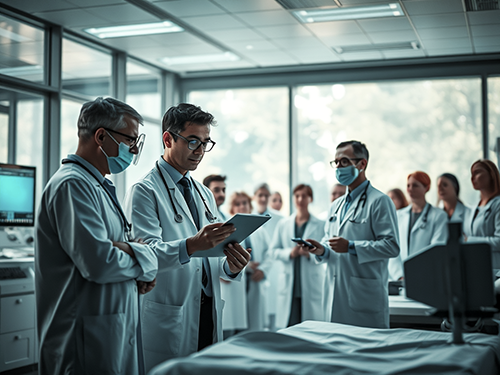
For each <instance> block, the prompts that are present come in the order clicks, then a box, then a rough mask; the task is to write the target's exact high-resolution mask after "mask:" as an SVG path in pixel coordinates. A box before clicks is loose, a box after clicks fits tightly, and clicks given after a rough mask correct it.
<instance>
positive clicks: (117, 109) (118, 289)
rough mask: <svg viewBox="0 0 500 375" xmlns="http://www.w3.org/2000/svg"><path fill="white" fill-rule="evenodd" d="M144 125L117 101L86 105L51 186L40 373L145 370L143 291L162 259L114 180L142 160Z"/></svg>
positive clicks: (42, 246) (43, 218)
mask: <svg viewBox="0 0 500 375" xmlns="http://www.w3.org/2000/svg"><path fill="white" fill-rule="evenodd" d="M141 123H142V117H141V116H140V115H139V114H138V113H137V112H136V111H135V110H134V109H133V108H132V107H130V106H129V105H127V104H125V103H123V102H120V101H118V100H116V99H113V98H105V99H103V98H101V97H99V98H97V99H95V100H94V101H91V102H87V103H85V104H84V105H83V106H82V109H81V112H80V116H79V118H78V138H79V140H78V148H77V150H76V153H75V154H71V155H68V157H67V158H66V159H64V160H63V162H62V163H63V165H62V166H61V167H60V168H59V170H58V171H57V172H56V173H55V174H54V175H53V176H52V178H51V179H50V181H49V182H48V184H47V186H46V187H45V190H44V192H43V195H42V198H41V202H40V205H39V209H38V213H37V220H36V232H35V233H36V240H35V247H36V250H35V285H36V300H37V309H36V310H37V319H38V320H37V321H38V338H39V342H40V357H39V358H40V360H39V364H38V369H39V373H40V374H47V375H53V374H82V375H83V374H130V375H135V374H144V366H143V361H142V360H141V358H140V356H139V353H140V350H141V348H142V346H141V341H140V331H139V330H138V329H139V298H138V292H139V293H146V292H148V291H150V290H151V289H152V288H153V287H154V279H155V277H156V272H157V268H158V260H157V257H156V254H155V252H154V250H153V249H152V248H151V247H149V246H148V245H146V244H144V243H143V242H141V241H134V240H133V238H132V237H131V236H130V224H129V222H128V220H127V218H126V216H125V215H124V213H123V211H122V209H121V206H120V203H119V202H118V199H117V198H116V194H115V188H114V186H113V184H112V183H111V181H110V180H108V179H106V178H105V176H106V175H107V174H109V173H120V172H121V171H123V170H124V169H125V168H127V167H128V166H129V164H130V163H131V162H132V161H133V159H134V158H135V159H136V160H137V158H138V157H139V155H140V149H141V147H142V141H143V139H144V136H139V135H138V132H139V124H141ZM138 286H139V290H138Z"/></svg>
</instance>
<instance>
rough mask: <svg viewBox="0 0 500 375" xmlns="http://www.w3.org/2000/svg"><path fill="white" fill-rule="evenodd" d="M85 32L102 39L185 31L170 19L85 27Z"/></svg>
mask: <svg viewBox="0 0 500 375" xmlns="http://www.w3.org/2000/svg"><path fill="white" fill-rule="evenodd" d="M84 31H85V32H87V33H89V34H92V35H94V36H96V37H98V38H100V39H106V38H120V37H124V36H137V35H152V34H164V33H178V32H181V31H184V29H183V28H182V27H180V26H177V25H176V24H175V23H173V22H170V21H163V22H154V23H143V24H138V25H122V26H109V27H98V28H90V29H85V30H84Z"/></svg>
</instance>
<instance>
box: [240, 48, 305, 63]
mask: <svg viewBox="0 0 500 375" xmlns="http://www.w3.org/2000/svg"><path fill="white" fill-rule="evenodd" d="M244 56H247V57H248V58H249V59H250V60H252V61H255V62H257V63H258V64H262V63H266V64H267V63H271V62H275V63H276V65H278V64H281V63H284V62H286V63H289V62H293V61H294V58H293V57H292V56H290V55H289V54H287V53H286V52H283V51H280V50H274V51H268V52H260V51H255V52H253V51H248V52H246V53H245V54H244ZM295 62H297V61H295Z"/></svg>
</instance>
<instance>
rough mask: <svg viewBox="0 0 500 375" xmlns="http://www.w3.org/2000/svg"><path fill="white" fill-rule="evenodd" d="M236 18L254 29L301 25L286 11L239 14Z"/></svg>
mask: <svg viewBox="0 0 500 375" xmlns="http://www.w3.org/2000/svg"><path fill="white" fill-rule="evenodd" d="M234 16H235V17H236V18H239V19H240V20H241V21H242V22H244V23H246V24H247V25H248V26H251V27H254V28H257V27H260V26H277V25H296V24H298V23H299V21H297V19H296V18H295V17H293V16H292V15H291V14H290V13H288V12H287V11H285V10H269V11H266V12H248V13H237V14H235V15H234Z"/></svg>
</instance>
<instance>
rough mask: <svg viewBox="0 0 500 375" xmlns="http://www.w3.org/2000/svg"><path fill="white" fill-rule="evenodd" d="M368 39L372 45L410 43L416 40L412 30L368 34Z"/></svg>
mask: <svg viewBox="0 0 500 375" xmlns="http://www.w3.org/2000/svg"><path fill="white" fill-rule="evenodd" d="M368 37H369V38H370V39H371V40H372V41H373V43H395V42H412V41H416V40H417V36H416V35H415V32H414V31H413V30H399V31H398V32H397V33H396V32H390V31H384V32H380V33H370V34H369V35H368Z"/></svg>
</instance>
